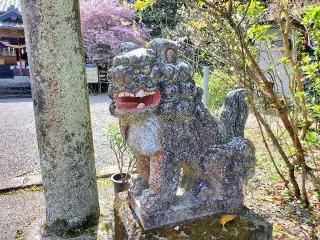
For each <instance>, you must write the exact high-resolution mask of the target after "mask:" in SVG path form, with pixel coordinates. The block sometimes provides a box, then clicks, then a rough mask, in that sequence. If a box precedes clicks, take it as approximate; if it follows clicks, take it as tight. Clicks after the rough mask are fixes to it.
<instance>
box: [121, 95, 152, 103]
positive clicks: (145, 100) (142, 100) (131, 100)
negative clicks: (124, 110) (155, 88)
mask: <svg viewBox="0 0 320 240" xmlns="http://www.w3.org/2000/svg"><path fill="white" fill-rule="evenodd" d="M152 101H153V95H151V96H145V97H142V98H138V97H123V98H121V102H122V103H136V104H137V105H138V104H139V103H144V104H145V105H150V104H152Z"/></svg>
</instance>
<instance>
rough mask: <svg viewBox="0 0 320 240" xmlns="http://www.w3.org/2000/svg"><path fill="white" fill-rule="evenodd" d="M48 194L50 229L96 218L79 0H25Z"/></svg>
mask: <svg viewBox="0 0 320 240" xmlns="http://www.w3.org/2000/svg"><path fill="white" fill-rule="evenodd" d="M22 15H23V22H24V26H25V35H26V42H27V48H28V54H29V56H28V57H29V62H30V67H31V80H32V95H33V103H34V113H35V121H36V130H37V139H38V147H39V153H40V161H41V170H42V178H43V185H44V192H45V199H46V218H47V219H46V233H47V235H51V234H61V233H64V232H66V231H70V230H73V229H76V228H81V227H86V226H87V225H92V224H94V223H96V222H97V219H98V217H99V204H98V193H97V184H96V176H95V162H94V151H93V141H92V130H91V121H90V109H89V101H88V90H87V84H86V79H85V69H84V52H83V46H82V39H81V32H80V18H79V1H77V0H68V1H66V0H22Z"/></svg>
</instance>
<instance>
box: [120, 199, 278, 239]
mask: <svg viewBox="0 0 320 240" xmlns="http://www.w3.org/2000/svg"><path fill="white" fill-rule="evenodd" d="M220 217H221V216H210V217H205V218H201V219H198V220H193V221H188V222H183V223H179V224H175V225H171V226H167V227H162V228H156V229H152V230H147V231H146V230H144V229H143V227H141V225H140V222H139V220H138V219H137V217H136V215H135V213H134V212H133V211H132V210H131V208H130V207H129V204H128V200H127V194H126V193H121V194H119V195H118V197H117V198H116V200H115V226H116V228H115V239H116V240H123V239H130V240H140V239H141V240H142V239H143V240H149V239H150V240H151V239H152V240H153V239H162V240H166V239H177V240H178V239H190V240H217V239H224V240H271V239H272V225H271V224H270V223H269V222H267V221H266V220H264V219H262V218H261V217H260V216H258V215H257V214H255V213H254V212H252V211H251V210H250V209H248V208H245V207H243V208H242V209H241V211H240V212H239V214H237V216H236V218H235V219H234V220H232V221H230V222H228V223H226V225H225V228H223V226H222V225H221V224H220V223H219V220H220Z"/></svg>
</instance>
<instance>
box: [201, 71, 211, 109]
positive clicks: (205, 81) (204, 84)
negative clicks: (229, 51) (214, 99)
mask: <svg viewBox="0 0 320 240" xmlns="http://www.w3.org/2000/svg"><path fill="white" fill-rule="evenodd" d="M209 72H210V67H209V66H204V67H203V82H202V89H203V96H202V102H203V104H204V105H206V106H208V101H209V89H208V87H209Z"/></svg>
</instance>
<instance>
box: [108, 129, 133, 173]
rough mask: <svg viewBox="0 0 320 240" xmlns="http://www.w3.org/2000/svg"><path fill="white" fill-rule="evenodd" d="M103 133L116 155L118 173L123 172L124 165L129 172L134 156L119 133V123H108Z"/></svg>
mask: <svg viewBox="0 0 320 240" xmlns="http://www.w3.org/2000/svg"><path fill="white" fill-rule="evenodd" d="M104 135H105V136H106V137H107V139H108V141H109V144H110V148H111V150H112V151H113V153H114V155H115V157H116V160H117V164H118V168H119V171H120V173H122V172H123V169H124V168H125V167H126V168H127V173H130V171H132V169H133V167H134V165H135V162H136V156H135V155H134V153H133V152H132V151H131V150H130V149H129V148H128V147H127V144H126V142H125V140H124V138H123V136H122V134H121V130H120V127H119V124H115V123H110V124H108V125H107V127H106V130H105V132H104Z"/></svg>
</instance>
